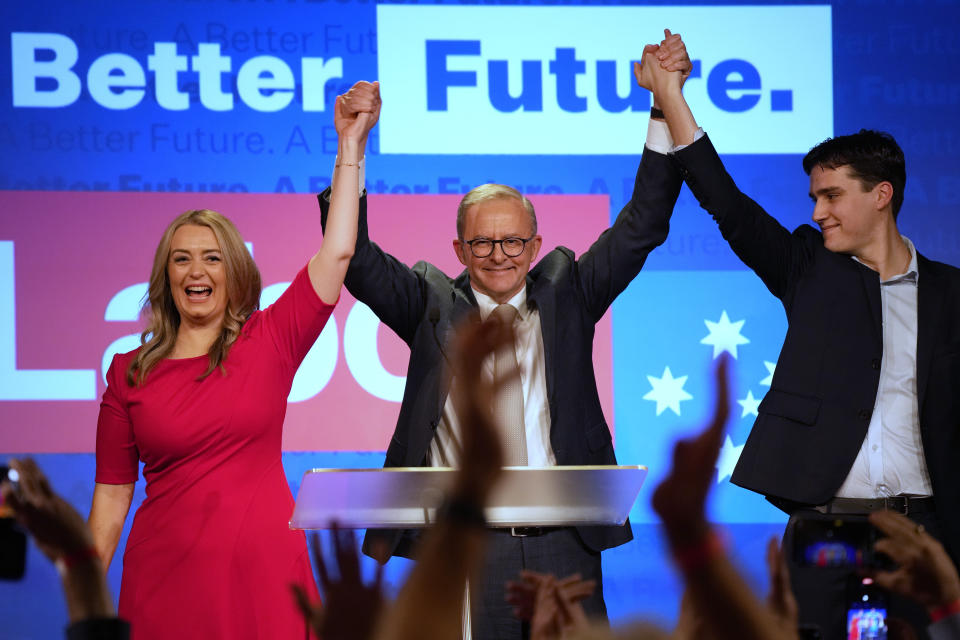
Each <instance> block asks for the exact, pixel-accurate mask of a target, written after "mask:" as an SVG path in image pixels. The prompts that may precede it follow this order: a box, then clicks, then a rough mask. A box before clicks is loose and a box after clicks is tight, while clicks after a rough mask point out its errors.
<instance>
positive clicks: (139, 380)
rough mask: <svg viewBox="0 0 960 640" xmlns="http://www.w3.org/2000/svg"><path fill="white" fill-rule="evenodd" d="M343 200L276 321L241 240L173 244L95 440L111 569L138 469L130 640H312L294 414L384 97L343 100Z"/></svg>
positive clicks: (110, 390)
mask: <svg viewBox="0 0 960 640" xmlns="http://www.w3.org/2000/svg"><path fill="white" fill-rule="evenodd" d="M334 111H335V113H334V122H335V125H336V129H337V133H338V136H339V147H338V159H337V167H336V174H337V177H336V181H335V184H336V185H337V186H336V190H335V191H334V192H333V194H332V196H331V209H332V211H333V213H332V214H331V216H330V222H329V223H328V225H327V227H326V233H325V237H324V239H323V243H322V245H321V247H320V250H319V251H318V252H317V254H316V255H315V256H313V258H311V259H310V261H309V262H308V263H307V265H306V266H305V267H304V268H303V269H302V270H301V271H300V273H298V274H297V276H296V278H294V280H293V283H292V284H291V285H290V287H289V288H288V289H287V291H286V292H284V294H283V295H282V296H280V298H279V299H278V300H277V301H276V303H274V304H273V305H271V306H270V307H269V308H267V309H265V310H263V311H259V310H258V306H259V303H258V301H259V298H260V289H261V285H260V273H259V271H258V269H257V266H256V264H254V262H253V259H252V258H251V256H250V254H249V253H248V252H247V250H246V248H245V247H244V244H243V240H242V238H241V237H240V234H239V233H238V232H237V230H236V228H235V227H234V226H233V224H232V223H231V222H230V221H229V220H227V219H226V218H225V217H223V216H222V215H220V214H219V213H216V212H213V211H209V210H197V211H188V212H186V213H184V214H182V215H180V216H178V217H177V218H176V219H175V220H174V221H173V222H172V223H171V224H170V226H169V227H168V228H167V230H166V231H165V232H164V234H163V237H162V238H161V240H160V245H159V246H158V247H157V253H156V257H155V259H154V264H153V271H152V273H151V276H150V289H149V305H150V306H149V311H150V321H149V325H148V327H147V329H146V331H144V333H143V339H142V346H141V347H140V348H139V349H137V350H135V351H132V352H130V353H126V354H121V355H117V356H116V357H115V358H114V360H113V363H112V364H111V366H110V369H109V372H108V373H107V382H108V387H107V390H106V392H105V393H104V396H103V402H102V404H101V407H100V417H99V421H98V425H97V474H96V487H95V489H94V495H93V505H92V507H91V510H90V527H91V530H92V532H93V539H94V546H95V551H96V553H97V554H98V555H99V556H100V557H101V558H102V559H103V562H104V566H109V563H110V561H111V559H112V557H113V554H114V552H115V551H116V548H117V543H118V541H119V539H120V533H121V531H122V529H123V524H124V521H125V520H126V516H127V512H128V510H129V508H130V503H131V499H132V497H133V489H134V483H135V482H136V479H137V475H138V465H139V463H140V462H142V463H143V465H144V466H143V476H144V479H145V481H146V499H145V500H144V501H143V504H142V505H141V506H140V508H139V509H138V510H137V513H136V515H135V517H134V520H133V526H132V529H131V531H130V536H129V539H128V541H127V546H126V552H125V554H124V566H123V579H122V584H121V588H120V606H119V615H120V616H121V617H122V618H125V619H127V620H129V621H130V622H131V625H132V630H133V637H134V638H136V639H137V640H148V639H151V638H158V639H160V638H164V639H166V638H180V639H183V638H204V639H208V638H231V639H238V638H267V637H269V638H273V637H276V638H284V639H287V640H289V639H291V638H305V637H306V636H307V634H308V630H307V627H306V624H305V622H304V620H303V618H302V617H301V616H300V614H299V612H298V611H297V610H296V608H295V605H294V603H293V600H292V598H291V597H290V592H289V588H288V585H289V583H291V582H293V583H299V584H302V585H304V586H308V588H309V587H312V585H314V581H313V577H312V573H311V569H310V563H309V558H308V556H307V549H306V543H305V539H304V536H303V534H302V533H301V532H293V531H290V530H289V529H288V527H287V521H288V519H289V517H290V513H291V510H292V507H293V498H292V496H291V494H290V488H289V486H288V485H287V482H286V479H285V476H284V472H283V466H282V464H281V450H280V442H281V432H282V426H283V418H284V414H285V412H286V398H287V395H288V393H289V391H290V386H291V384H292V382H293V377H294V374H295V373H296V370H297V367H298V366H299V364H300V362H301V361H302V360H303V358H304V357H305V356H306V353H307V351H308V350H309V349H310V347H311V346H312V344H313V343H314V341H315V340H316V338H317V336H318V335H319V334H320V331H321V330H322V329H323V327H324V325H325V324H326V322H327V319H328V318H329V316H330V313H331V311H332V310H333V305H334V304H335V303H336V302H337V299H338V298H339V295H340V287H341V285H342V284H343V277H344V273H345V272H346V269H347V265H348V264H349V263H350V258H351V257H352V255H353V250H354V244H355V242H356V235H357V193H358V189H359V184H358V180H359V163H360V161H361V160H362V158H363V154H364V148H365V145H366V139H367V135H368V133H369V132H370V129H371V128H372V127H373V126H374V125H375V124H376V122H377V118H378V116H379V111H380V97H379V87H378V86H377V85H376V83H374V84H370V83H365V82H361V83H357V84H356V85H354V87H353V88H352V89H351V90H350V91H349V92H348V93H347V94H345V95H344V96H340V97H338V99H337V102H336V105H335V109H334Z"/></svg>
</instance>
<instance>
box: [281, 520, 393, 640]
mask: <svg viewBox="0 0 960 640" xmlns="http://www.w3.org/2000/svg"><path fill="white" fill-rule="evenodd" d="M330 538H331V540H332V546H333V557H334V559H335V564H334V565H332V566H328V564H327V561H325V560H324V558H323V552H322V550H321V548H320V536H319V535H317V534H316V533H312V534H311V535H310V547H311V548H312V550H313V557H314V561H315V562H316V567H317V576H318V578H319V581H320V594H321V597H322V602H313V601H311V599H310V596H309V595H308V594H307V592H306V591H305V590H304V589H303V587H301V586H300V585H298V584H291V585H290V588H291V589H292V590H293V595H294V598H295V599H296V602H297V606H298V607H299V608H300V611H301V612H302V613H303V615H304V617H305V618H306V619H307V622H309V623H310V627H311V628H312V629H313V632H314V633H315V634H316V635H317V637H319V638H323V640H368V639H369V638H372V637H373V633H374V630H375V628H376V624H377V622H378V621H379V620H380V616H381V614H382V612H383V608H384V598H383V565H382V564H379V563H378V564H377V572H376V576H375V577H374V579H373V582H372V583H369V584H368V583H366V582H364V580H363V575H362V572H361V568H360V552H359V550H358V548H357V543H356V540H355V539H354V532H353V530H351V529H340V528H339V527H338V526H337V524H336V523H333V524H332V525H331V533H330Z"/></svg>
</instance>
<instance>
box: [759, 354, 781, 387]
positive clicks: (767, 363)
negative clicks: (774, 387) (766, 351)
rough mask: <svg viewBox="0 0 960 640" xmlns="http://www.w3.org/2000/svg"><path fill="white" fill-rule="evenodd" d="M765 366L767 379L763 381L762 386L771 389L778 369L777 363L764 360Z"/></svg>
mask: <svg viewBox="0 0 960 640" xmlns="http://www.w3.org/2000/svg"><path fill="white" fill-rule="evenodd" d="M763 366H765V367H766V368H767V377H766V378H764V379H763V380H761V381H760V384H762V385H763V386H765V387H769V386H770V385H771V384H773V372H774V370H776V368H777V363H776V362H770V361H769V360H764V361H763Z"/></svg>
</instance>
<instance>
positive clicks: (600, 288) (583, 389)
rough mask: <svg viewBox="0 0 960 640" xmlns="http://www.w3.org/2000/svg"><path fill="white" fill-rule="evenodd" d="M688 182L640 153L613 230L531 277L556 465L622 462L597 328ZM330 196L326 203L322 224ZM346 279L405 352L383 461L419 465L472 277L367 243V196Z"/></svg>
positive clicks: (589, 531)
mask: <svg viewBox="0 0 960 640" xmlns="http://www.w3.org/2000/svg"><path fill="white" fill-rule="evenodd" d="M681 184H682V181H681V179H680V173H679V171H678V170H677V168H676V166H675V165H674V163H673V162H672V161H671V160H670V159H669V158H667V157H666V156H664V155H662V154H659V153H656V152H653V151H650V150H649V149H647V150H645V151H644V153H643V156H642V158H641V161H640V167H639V169H638V170H637V176H636V180H635V183H634V191H633V197H632V198H631V200H630V202H629V203H628V204H627V205H626V206H625V207H624V209H623V210H622V211H621V212H620V214H619V216H618V217H617V219H616V221H615V222H614V224H613V226H612V227H611V228H610V229H607V230H606V231H604V232H603V234H601V236H600V238H599V239H598V240H597V241H596V242H595V243H594V244H593V245H592V246H591V247H590V249H589V250H587V251H586V252H585V253H584V254H583V255H582V256H580V258H579V259H577V258H576V257H575V256H574V254H573V252H572V251H571V250H569V249H567V248H565V247H559V248H557V249H554V250H553V251H550V252H549V253H547V254H546V255H545V256H544V257H543V258H542V259H541V260H540V261H539V262H538V263H537V264H536V266H534V267H533V268H532V269H531V270H530V272H529V274H528V275H527V302H528V304H530V305H535V306H536V308H537V309H538V310H539V312H540V323H541V329H542V333H543V350H544V366H545V369H546V382H547V399H548V403H549V405H550V420H551V427H550V443H551V445H552V448H553V453H554V455H555V456H556V459H557V464H558V465H612V464H616V457H615V456H614V453H613V445H612V442H611V437H610V429H609V428H608V427H607V423H606V421H605V420H604V417H603V412H602V410H601V405H600V398H599V395H598V393H597V385H596V380H595V378H594V371H593V336H594V329H595V325H596V323H597V322H598V321H599V320H600V318H601V317H602V316H603V314H604V313H605V312H606V310H607V308H608V307H609V306H610V304H611V303H612V302H613V300H614V299H615V298H616V297H617V295H618V294H619V293H620V292H621V291H623V290H624V289H625V288H626V286H627V285H628V284H629V283H630V281H631V280H633V278H634V277H635V276H636V275H637V273H638V272H639V271H640V269H641V267H642V266H643V263H644V262H645V261H646V258H647V255H648V254H649V253H650V251H651V250H653V249H654V248H655V247H657V246H658V245H660V244H662V243H663V242H664V240H665V239H666V237H667V231H668V227H669V220H670V214H671V213H672V212H673V206H674V204H675V203H676V200H677V196H678V194H679V192H680V186H681ZM329 191H330V190H329V188H328V189H327V190H326V191H324V193H322V194H320V196H319V201H320V208H321V213H322V222H323V224H324V225H326V219H327V214H328V209H329ZM452 227H453V216H452V212H451V228H452ZM344 283H345V284H346V287H347V290H348V291H349V292H350V293H351V294H352V295H353V296H354V297H355V298H356V299H357V300H360V301H362V302H364V303H365V304H367V305H368V306H369V307H370V308H371V309H372V310H373V312H374V313H375V314H376V315H377V317H378V318H380V320H381V322H383V323H384V324H386V325H387V326H389V327H390V328H391V329H392V330H393V331H394V332H395V333H396V334H397V335H398V336H400V338H401V339H402V340H403V341H404V342H406V343H407V345H408V346H409V347H410V361H409V365H408V369H407V383H406V387H405V389H404V393H403V403H402V404H401V406H400V415H399V417H398V418H397V426H396V429H395V431H394V433H393V437H392V438H391V439H390V444H389V446H388V447H387V456H386V462H385V464H384V466H386V467H394V466H404V467H417V466H423V465H425V464H426V462H427V460H426V458H427V452H428V450H429V446H430V442H431V440H432V439H433V436H434V431H435V429H436V428H437V425H438V424H439V422H440V416H441V413H442V410H443V406H444V403H445V402H446V399H447V393H448V391H449V388H450V372H449V370H448V369H447V368H446V367H445V366H444V362H445V358H446V357H447V354H445V349H446V342H447V337H448V335H449V333H450V332H451V331H452V329H453V327H455V326H456V324H457V322H458V321H460V320H461V319H463V318H464V317H466V316H468V314H470V312H472V311H473V310H475V309H476V307H477V302H476V299H475V298H474V296H473V292H472V290H471V287H470V278H469V275H468V273H467V272H466V271H464V272H462V273H461V274H460V275H459V276H457V277H455V278H451V277H449V276H447V275H446V274H444V273H443V272H442V271H440V270H439V269H438V268H437V267H435V266H434V265H432V264H430V263H428V262H418V263H417V264H415V265H414V266H413V267H412V268H410V267H408V266H406V265H404V264H403V263H401V262H400V261H398V260H397V259H396V258H394V257H393V256H391V255H389V254H387V253H386V252H384V251H383V250H382V249H381V248H380V247H378V246H377V245H376V243H373V242H371V241H370V238H369V236H368V233H367V220H366V197H365V196H364V197H362V198H361V199H360V222H359V233H358V236H357V247H356V252H355V253H354V256H353V259H352V260H351V262H350V267H349V269H348V270H347V275H346V279H345V281H344ZM577 531H578V533H579V534H580V537H581V538H582V540H583V542H584V543H585V544H586V546H587V547H589V548H590V549H592V550H595V551H600V550H602V549H606V548H609V547H612V546H616V545H619V544H623V543H624V542H627V541H628V540H630V539H631V538H632V534H631V532H630V527H629V523H627V524H625V525H624V526H620V527H613V526H604V527H578V528H577ZM401 533H402V532H401V531H396V530H388V531H380V532H373V531H370V532H368V538H367V541H366V542H365V545H364V547H365V550H366V549H369V542H370V541H371V538H370V536H371V535H374V536H377V537H378V538H380V539H382V540H384V541H385V542H386V543H387V547H388V548H389V549H390V551H391V553H392V554H393V553H396V554H399V555H409V553H410V550H409V549H408V548H406V545H402V546H400V548H398V545H400V539H401Z"/></svg>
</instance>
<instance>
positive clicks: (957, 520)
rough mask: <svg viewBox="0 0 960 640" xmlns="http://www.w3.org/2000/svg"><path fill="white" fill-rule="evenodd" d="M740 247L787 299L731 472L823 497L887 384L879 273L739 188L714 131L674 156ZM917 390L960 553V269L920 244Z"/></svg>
mask: <svg viewBox="0 0 960 640" xmlns="http://www.w3.org/2000/svg"><path fill="white" fill-rule="evenodd" d="M675 158H676V160H677V161H678V163H679V164H680V166H681V173H682V174H683V176H684V178H685V180H686V182H687V184H688V185H689V187H690V189H691V191H693V194H694V195H695V196H696V198H697V200H698V201H699V202H700V205H701V206H702V207H703V208H704V209H706V210H707V211H708V212H709V213H710V214H711V215H712V216H713V218H714V219H715V220H716V221H717V224H718V225H719V227H720V232H721V234H722V235H723V237H724V239H726V240H727V242H729V243H730V247H731V248H732V249H733V251H734V253H736V254H737V256H739V258H740V259H741V260H743V262H744V263H745V264H746V265H747V266H748V267H750V268H751V269H753V271H754V272H756V274H757V275H758V276H760V278H761V280H763V283H764V284H765V285H766V286H767V288H768V289H769V290H770V292H771V293H772V294H773V295H775V296H776V297H777V298H779V299H780V301H781V302H782V303H783V307H784V310H785V311H786V314H787V321H788V329H787V335H786V337H785V339H784V342H783V348H782V350H781V351H780V357H779V359H778V362H777V368H776V371H775V372H774V375H773V382H772V384H771V387H770V391H768V392H767V395H766V396H765V397H764V399H763V401H762V402H761V403H760V407H759V417H758V418H757V420H756V422H755V423H754V426H753V430H752V431H751V433H750V436H749V438H748V439H747V442H746V444H745V446H744V448H743V453H742V454H741V456H740V460H739V462H738V464H737V466H736V469H735V470H734V473H733V477H732V478H731V480H732V482H734V483H736V484H738V485H740V486H743V487H746V488H748V489H751V490H753V491H757V492H759V493H762V494H764V495H765V496H767V497H768V498H770V499H771V501H772V502H774V504H778V506H786V507H787V508H788V510H789V508H790V506H791V503H795V504H793V505H792V506H794V507H795V506H799V505H820V504H823V503H825V502H827V501H828V500H830V499H831V498H833V497H834V495H835V493H836V491H837V490H838V489H839V488H840V486H841V485H842V484H843V481H844V480H845V479H846V477H847V475H848V473H849V472H850V468H851V467H852V466H853V463H854V460H855V459H856V457H857V453H858V452H859V450H860V447H861V445H862V443H863V440H864V438H865V437H866V434H867V427H868V426H869V424H870V417H871V415H872V414H873V406H874V403H875V401H876V396H877V389H878V387H879V383H880V364H881V358H882V357H883V330H882V313H881V300H880V277H879V274H878V273H877V272H876V271H873V270H872V269H870V268H868V267H866V266H864V265H862V264H860V263H859V262H857V261H855V260H853V259H852V258H851V257H850V256H849V255H845V254H838V253H834V252H832V251H829V250H828V249H826V248H825V247H824V245H823V237H822V236H821V234H820V232H819V231H818V230H816V229H814V228H813V227H811V226H809V225H802V226H800V227H799V228H797V230H796V231H794V232H793V233H790V232H789V231H787V230H786V229H785V228H784V227H783V226H781V225H780V223H778V222H777V221H776V220H775V219H774V218H772V217H771V216H770V215H769V214H767V213H766V212H765V211H764V210H763V209H762V208H761V207H760V206H759V205H758V204H757V203H756V202H754V201H753V200H751V199H750V198H749V197H747V196H746V195H744V194H743V193H741V192H740V190H739V189H738V188H737V186H736V184H734V182H733V179H732V178H731V177H730V176H729V174H727V172H726V170H725V169H724V167H723V164H722V162H721V160H720V158H719V156H718V155H717V152H716V150H715V149H714V148H713V145H712V144H711V142H710V140H709V138H707V137H706V136H704V137H703V138H701V139H700V140H698V141H696V142H694V143H693V144H692V145H690V146H688V147H686V148H684V149H683V150H681V151H678V152H677V153H676V155H675ZM917 268H918V280H917V287H918V289H917V352H916V353H917V355H916V366H917V371H916V374H917V398H918V406H919V411H920V432H921V439H922V443H923V453H924V456H925V458H926V463H927V469H928V471H929V473H930V480H931V482H932V485H933V493H934V498H935V504H936V508H937V516H938V518H939V520H940V521H941V524H942V525H943V529H944V533H945V536H944V538H945V539H944V542H945V543H946V545H947V548H948V550H950V551H951V553H952V555H953V557H954V558H955V559H957V558H960V508H958V507H960V464H958V463H960V270H958V269H957V268H955V267H952V266H950V265H947V264H943V263H940V262H934V261H932V260H928V259H927V258H925V257H923V256H921V255H919V254H918V255H917Z"/></svg>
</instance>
